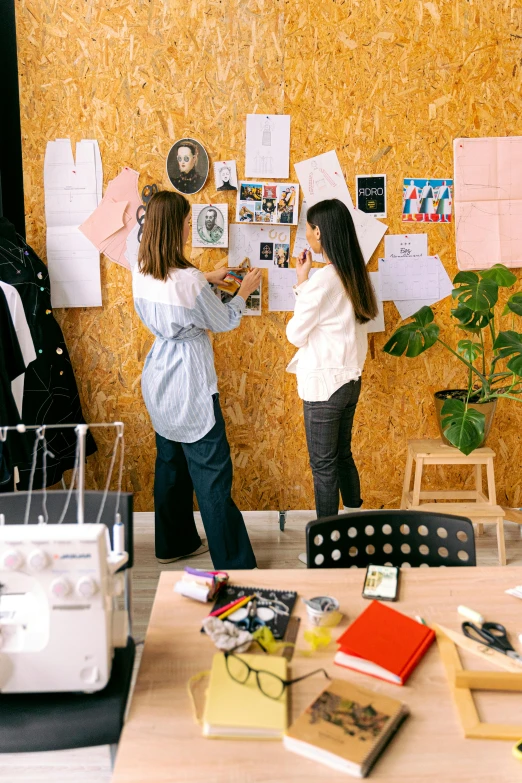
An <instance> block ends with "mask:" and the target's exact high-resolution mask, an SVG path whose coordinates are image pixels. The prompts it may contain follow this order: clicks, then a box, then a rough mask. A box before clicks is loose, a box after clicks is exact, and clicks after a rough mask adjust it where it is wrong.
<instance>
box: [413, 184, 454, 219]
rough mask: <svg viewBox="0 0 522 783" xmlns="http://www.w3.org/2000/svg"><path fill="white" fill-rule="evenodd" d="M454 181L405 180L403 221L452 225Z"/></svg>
mask: <svg viewBox="0 0 522 783" xmlns="http://www.w3.org/2000/svg"><path fill="white" fill-rule="evenodd" d="M452 204H453V180H452V179H424V178H423V179H418V178H417V179H405V180H404V187H403V194H402V220H403V222H406V223H451V211H452V210H451V207H452Z"/></svg>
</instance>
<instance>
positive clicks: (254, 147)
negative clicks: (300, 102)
mask: <svg viewBox="0 0 522 783" xmlns="http://www.w3.org/2000/svg"><path fill="white" fill-rule="evenodd" d="M245 157H246V159H245V177H255V178H258V179H271V178H273V177H275V178H276V179H288V177H289V174H290V115H289V114H247V119H246V156H245Z"/></svg>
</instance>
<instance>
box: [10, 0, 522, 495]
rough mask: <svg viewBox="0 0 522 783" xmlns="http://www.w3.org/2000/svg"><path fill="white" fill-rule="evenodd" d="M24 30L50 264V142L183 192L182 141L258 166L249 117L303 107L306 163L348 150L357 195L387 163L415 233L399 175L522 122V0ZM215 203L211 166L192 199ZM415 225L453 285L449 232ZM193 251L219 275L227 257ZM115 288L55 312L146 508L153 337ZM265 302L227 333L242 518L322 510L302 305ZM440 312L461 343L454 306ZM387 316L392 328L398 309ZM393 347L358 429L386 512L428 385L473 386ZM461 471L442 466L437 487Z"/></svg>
mask: <svg viewBox="0 0 522 783" xmlns="http://www.w3.org/2000/svg"><path fill="white" fill-rule="evenodd" d="M17 23H18V44H19V58H20V80H21V101H22V129H23V147H24V161H25V194H26V211H27V229H28V239H29V242H31V243H32V244H33V245H34V246H35V248H36V249H37V250H38V251H39V252H40V253H41V254H43V255H44V254H45V224H44V210H43V206H44V205H43V157H44V152H45V145H46V142H47V140H49V139H54V138H57V137H62V138H63V137H67V136H69V137H70V138H71V139H72V140H73V142H75V141H77V140H79V139H81V138H96V139H98V140H99V143H100V147H101V152H102V158H103V167H104V180H105V184H106V183H107V181H108V180H109V179H111V178H113V177H114V176H115V175H116V174H117V173H118V172H119V171H120V170H121V168H122V167H123V166H125V165H127V166H131V167H132V168H135V169H136V170H138V171H139V172H140V187H141V186H143V185H144V184H145V183H150V182H157V183H158V184H160V185H162V186H164V187H170V186H169V183H168V180H167V178H166V174H165V159H166V155H167V153H168V150H169V148H170V146H171V144H172V143H173V142H174V141H175V140H176V139H177V138H179V137H182V136H194V137H196V138H197V139H199V140H200V141H202V142H203V144H204V145H205V146H206V148H207V150H208V152H209V154H210V157H211V160H218V159H225V158H235V159H236V160H237V161H238V174H239V175H240V176H243V172H244V142H245V130H244V128H245V115H246V114H247V113H248V112H270V113H289V114H291V116H292V124H291V132H292V140H291V162H292V163H293V162H295V161H298V160H301V159H304V158H306V157H310V156H312V155H315V154H319V153H321V152H324V151H327V150H330V149H334V148H335V149H336V150H337V152H338V155H339V158H340V161H341V164H342V166H343V170H344V173H345V175H346V178H347V181H348V184H349V186H350V188H351V189H352V193H353V188H354V184H355V175H356V174H357V173H360V174H371V173H382V172H385V173H386V174H387V175H388V214H389V218H388V220H387V221H386V222H387V223H388V224H389V227H390V232H392V233H400V232H402V231H403V230H404V229H405V224H403V223H402V222H401V188H402V180H403V177H405V176H407V177H410V176H412V177H413V176H433V177H448V176H451V174H452V170H453V161H452V140H453V138H454V137H456V136H488V135H509V134H520V133H522V123H521V120H520V119H519V118H520V114H521V110H522V101H521V84H522V9H521V8H520V3H519V0H433V2H423V1H422V0H402V2H399V0H310V2H309V1H308V0H293V1H290V2H284V1H283V0H249V2H243V1H241V2H239V0H152V1H149V0H147V1H146V0H116V2H110V3H108V2H106V0H81V1H80V0H67V1H66V0H17ZM291 178H293V179H295V177H294V172H293V169H291ZM225 197H228V198H230V206H231V207H232V201H233V200H232V197H230V196H225ZM219 198H220V199H221V198H223V195H222V194H219ZM216 199H217V194H216V192H215V189H214V181H213V177H211V178H209V181H208V184H207V186H206V187H205V189H204V190H203V191H202V192H201V193H199V194H198V195H197V196H196V197H195V198H194V200H196V201H198V202H208V201H209V200H214V201H215V200H216ZM294 230H295V229H294ZM416 230H425V231H427V232H428V234H429V249H430V252H431V253H438V254H439V255H440V256H441V258H442V260H443V262H444V264H445V266H446V268H447V270H448V272H449V274H450V275H451V276H453V275H454V274H455V272H456V266H455V253H454V229H453V226H449V225H444V226H443V225H440V226H438V225H431V226H423V227H422V228H421V227H418V228H417V229H416ZM381 250H382V248H381ZM379 252H380V250H379ZM377 255H378V254H376V256H375V257H374V259H372V261H371V263H370V269H375V268H376V264H377V262H376V258H377ZM192 257H193V258H194V259H196V260H197V263H200V264H201V266H202V268H204V269H209V268H212V267H213V266H216V265H219V264H220V263H221V262H222V261H223V258H224V257H225V253H224V251H218V250H214V251H205V252H200V251H195V252H194V253H193V256H192ZM264 274H265V275H266V271H265V272H264ZM102 281H103V302H104V305H103V308H101V309H85V310H68V311H60V312H58V313H57V317H58V318H59V320H60V322H61V324H62V325H63V328H64V330H65V334H66V339H67V342H68V345H69V348H70V351H71V355H72V359H73V363H74V367H75V370H76V373H77V377H78V380H79V385H80V389H81V394H82V400H83V405H84V410H85V414H86V418H87V420H88V421H100V420H107V419H109V420H111V419H122V420H123V421H124V422H125V423H126V425H127V438H126V439H127V460H126V467H125V484H126V488H127V489H130V490H134V492H135V493H136V507H137V508H138V509H139V510H150V509H151V508H152V483H153V470H154V456H155V453H154V438H153V432H152V428H151V425H150V423H149V420H148V417H147V413H146V410H145V408H144V405H143V402H142V399H141V393H140V373H141V370H142V365H143V361H144V358H145V356H146V354H147V351H148V350H149V348H150V345H151V343H152V339H151V335H150V334H149V333H148V332H147V330H146V329H144V328H143V327H142V325H141V324H140V322H139V320H138V318H137V316H136V314H135V313H134V310H133V305H132V298H131V289H130V277H129V273H128V272H127V271H125V270H124V269H121V268H119V267H118V266H116V265H115V264H112V263H110V262H109V261H107V259H105V258H103V259H102ZM265 282H266V279H265ZM263 305H264V314H263V316H262V317H261V318H244V319H243V323H242V324H241V327H240V328H239V329H238V330H237V331H236V332H233V333H230V334H226V335H221V336H218V337H216V339H215V350H216V364H217V370H218V375H219V378H220V388H221V396H222V403H223V408H224V411H225V416H226V420H227V427H228V434H229V439H230V443H231V447H232V452H233V460H234V468H235V497H236V500H237V502H238V504H239V506H240V507H241V508H243V509H261V508H266V509H269V508H271V509H277V508H288V509H298V508H313V493H312V484H311V476H310V470H309V466H308V459H307V452H306V445H305V439H304V429H303V422H302V412H301V403H300V401H299V399H298V397H297V394H296V388H295V380H294V378H293V377H291V376H289V375H288V374H286V373H285V366H286V364H287V362H288V361H289V359H290V357H291V356H292V352H293V349H292V347H291V346H289V345H288V343H287V342H286V339H285V323H286V321H287V316H286V315H285V314H281V313H268V308H267V301H266V285H265V294H264V303H263ZM436 310H437V318H438V320H439V322H440V323H441V325H442V327H443V332H444V336H445V337H446V339H447V340H450V341H451V340H453V333H452V332H451V331H450V327H449V317H448V312H449V306H448V301H447V300H446V301H445V302H443V303H442V304H440V305H438V306H437V308H436ZM385 316H386V326H387V333H388V335H389V334H390V333H391V331H392V330H393V329H394V328H395V327H396V326H397V325H398V324H399V317H398V313H397V311H396V310H395V307H394V305H393V304H391V303H389V304H386V308H385ZM385 339H386V337H385V335H376V336H375V338H374V339H373V340H372V345H371V355H369V357H368V361H367V364H366V367H365V372H364V391H363V395H362V399H361V403H360V405H359V407H358V411H357V417H356V422H355V433H354V450H355V453H356V458H357V462H358V464H359V467H360V470H361V476H362V485H363V493H362V494H363V497H364V499H365V501H366V505H367V506H369V507H373V508H378V507H382V506H388V507H393V506H396V505H398V501H399V495H400V485H401V481H402V475H403V469H404V463H405V448H406V441H407V439H408V438H411V437H423V436H435V435H436V424H435V419H434V415H433V412H432V394H433V392H434V391H436V390H437V389H441V388H448V387H452V386H459V385H461V384H462V383H463V381H464V376H463V373H462V372H461V370H460V368H459V367H458V366H457V364H456V362H455V361H453V360H451V358H450V357H448V356H447V354H445V353H444V352H443V349H442V348H439V347H437V348H434V349H433V350H432V351H431V352H430V353H429V354H427V355H426V356H424V357H422V358H419V359H417V360H406V359H399V360H397V359H393V358H391V357H389V356H387V355H385V354H383V353H382V351H381V348H382V346H383V345H384V342H385ZM499 408H500V410H499V413H498V417H497V420H496V424H495V427H494V434H493V435H492V437H491V440H490V444H491V445H492V446H493V447H494V448H495V449H497V452H498V458H497V469H496V470H497V483H498V488H499V498H500V500H501V501H502V502H505V503H509V504H513V505H520V504H521V503H522V489H521V480H522V471H521V462H522V445H521V433H522V406H518V407H517V404H516V403H507V402H505V401H503V402H502V403H501V404H500V406H499ZM98 440H99V443H100V455H99V456H98V457H96V458H93V459H91V460H90V479H91V483H96V482H98V483H101V482H102V481H103V477H104V471H105V469H106V466H107V462H108V460H107V455H108V453H109V450H110V443H109V440H108V439H107V440H104V439H103V438H102V436H98ZM449 477H450V474H449V472H446V473H445V472H444V470H443V469H439V475H438V476H435V474H434V482H437V481H438V482H439V483H440V482H443V481H448V480H449Z"/></svg>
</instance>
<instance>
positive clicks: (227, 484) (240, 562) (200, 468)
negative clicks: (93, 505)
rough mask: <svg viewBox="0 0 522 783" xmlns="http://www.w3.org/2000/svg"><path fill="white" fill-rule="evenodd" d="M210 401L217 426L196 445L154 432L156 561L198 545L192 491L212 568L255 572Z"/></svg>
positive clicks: (221, 427) (220, 422)
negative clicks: (246, 569) (155, 451)
mask: <svg viewBox="0 0 522 783" xmlns="http://www.w3.org/2000/svg"><path fill="white" fill-rule="evenodd" d="M213 401H214V415H215V417H216V423H215V424H214V426H213V427H212V429H211V430H210V432H207V434H206V435H205V436H204V437H203V438H201V439H200V440H198V441H196V442H195V443H177V442H175V441H172V440H168V439H167V438H163V437H162V436H161V435H158V433H156V447H157V456H156V473H155V476H154V510H155V514H154V518H155V533H156V557H159V558H161V559H165V560H166V559H168V558H169V557H179V556H181V555H188V554H190V553H191V552H194V551H195V550H196V549H197V548H198V547H199V545H200V544H201V539H200V537H199V534H198V531H197V529H196V525H195V522H194V512H193V498H194V491H195V492H196V497H197V500H198V505H199V510H200V511H201V518H202V520H203V526H204V528H205V533H206V535H207V538H208V544H209V548H210V556H211V558H212V562H213V563H214V567H215V568H216V569H223V570H227V569H229V568H255V566H256V558H255V556H254V552H253V550H252V545H251V543H250V539H249V537H248V533H247V530H246V527H245V522H244V520H243V516H242V514H241V512H240V511H239V509H238V507H237V506H236V504H235V503H234V501H233V500H232V496H231V491H232V461H231V459H230V447H229V445H228V441H227V434H226V431H225V421H224V419H223V414H222V413H221V407H220V405H219V395H217V394H214V396H213Z"/></svg>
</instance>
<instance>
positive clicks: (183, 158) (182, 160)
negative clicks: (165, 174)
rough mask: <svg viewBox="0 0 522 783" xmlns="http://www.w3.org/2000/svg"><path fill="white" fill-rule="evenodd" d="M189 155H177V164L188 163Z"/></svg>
mask: <svg viewBox="0 0 522 783" xmlns="http://www.w3.org/2000/svg"><path fill="white" fill-rule="evenodd" d="M191 157H192V156H191V155H183V156H181V155H178V163H190V158H191Z"/></svg>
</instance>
